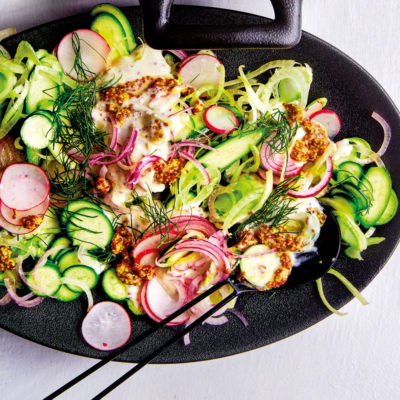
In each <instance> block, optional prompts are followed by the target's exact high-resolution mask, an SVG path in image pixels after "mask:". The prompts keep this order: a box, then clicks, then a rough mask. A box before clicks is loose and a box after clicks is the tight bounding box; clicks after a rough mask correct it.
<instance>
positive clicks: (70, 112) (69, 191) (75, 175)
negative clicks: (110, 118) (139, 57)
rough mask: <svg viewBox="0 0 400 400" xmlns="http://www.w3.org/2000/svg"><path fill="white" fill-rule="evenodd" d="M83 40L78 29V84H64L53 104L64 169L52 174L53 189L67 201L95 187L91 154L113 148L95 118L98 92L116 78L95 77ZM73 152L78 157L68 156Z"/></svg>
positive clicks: (55, 139)
mask: <svg viewBox="0 0 400 400" xmlns="http://www.w3.org/2000/svg"><path fill="white" fill-rule="evenodd" d="M80 45H81V44H80V39H79V37H78V35H77V34H76V33H75V32H74V34H73V36H72V46H73V49H74V51H75V54H76V57H75V61H74V66H73V69H74V70H75V72H76V75H77V78H78V80H77V81H76V85H73V86H69V85H67V84H63V85H61V86H60V87H59V88H58V89H59V95H58V96H57V98H56V99H55V101H54V104H53V110H52V111H53V112H52V114H53V124H52V129H53V132H54V136H53V139H52V147H53V149H54V151H56V152H58V153H59V154H58V157H57V161H59V162H60V163H61V164H62V168H56V169H55V170H54V171H53V174H51V173H49V174H48V175H49V176H50V180H51V184H52V189H53V190H52V192H53V193H57V195H58V196H61V197H63V198H65V199H66V200H67V201H69V200H70V199H72V198H74V197H76V196H77V195H78V194H79V193H82V192H84V193H86V192H87V191H88V190H89V189H90V187H91V181H90V180H89V179H87V172H88V166H89V159H90V155H91V154H93V153H95V152H99V151H104V150H109V148H108V146H107V145H106V144H105V142H104V137H105V136H106V135H107V133H106V132H103V131H100V130H99V129H97V128H96V125H95V123H94V121H93V119H92V110H93V107H94V106H95V104H96V94H97V92H99V91H101V90H104V89H105V88H107V87H109V86H112V85H113V84H114V82H115V80H109V81H103V80H102V79H101V78H100V77H98V76H95V75H94V74H93V73H92V72H91V71H90V70H89V69H88V68H87V66H86V65H85V64H84V62H83V61H82V57H81V47H80ZM68 152H71V153H72V155H75V156H76V157H75V158H76V160H74V159H72V158H71V157H70V156H67V153H68Z"/></svg>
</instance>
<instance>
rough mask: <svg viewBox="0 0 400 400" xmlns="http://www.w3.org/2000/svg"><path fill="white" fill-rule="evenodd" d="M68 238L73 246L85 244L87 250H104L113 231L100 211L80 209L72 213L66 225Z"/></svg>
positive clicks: (108, 221)
mask: <svg viewBox="0 0 400 400" xmlns="http://www.w3.org/2000/svg"><path fill="white" fill-rule="evenodd" d="M67 232H68V236H69V237H70V238H71V239H72V243H73V244H74V245H75V246H80V245H81V244H83V243H84V244H85V245H86V247H87V248H88V249H93V248H101V249H104V248H105V247H106V246H108V245H109V244H110V242H111V239H112V237H113V235H114V230H113V227H112V224H111V222H110V220H109V219H108V218H107V217H106V216H105V215H104V214H103V212H102V211H99V210H96V209H93V208H81V209H80V210H78V211H76V212H74V214H73V215H72V216H71V217H70V218H69V220H68V223H67Z"/></svg>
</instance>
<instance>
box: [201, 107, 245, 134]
mask: <svg viewBox="0 0 400 400" xmlns="http://www.w3.org/2000/svg"><path fill="white" fill-rule="evenodd" d="M203 119H204V122H205V124H206V125H207V127H208V128H210V129H211V130H212V131H214V132H216V133H222V134H223V135H227V134H228V133H231V132H232V131H234V130H235V129H236V128H237V127H238V126H239V122H238V120H237V118H236V115H235V114H234V113H233V112H232V111H231V110H230V109H229V108H226V107H223V106H217V105H215V106H212V107H209V108H207V110H206V111H205V112H204V114H203Z"/></svg>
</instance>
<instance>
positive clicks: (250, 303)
mask: <svg viewBox="0 0 400 400" xmlns="http://www.w3.org/2000/svg"><path fill="white" fill-rule="evenodd" d="M124 11H125V12H126V14H127V16H128V17H129V19H130V21H131V22H132V25H133V27H134V31H135V34H136V35H139V34H140V33H141V21H140V12H139V9H138V8H135V7H132V8H127V9H124ZM174 14H175V17H176V18H179V19H180V20H185V21H187V23H195V22H197V21H199V22H203V23H211V24H212V23H215V24H217V23H218V24H224V23H232V22H238V23H240V22H243V23H250V22H251V23H260V22H262V21H266V20H265V19H264V18H261V17H258V16H254V15H249V14H244V13H238V12H233V11H226V10H220V9H211V8H198V7H183V6H179V7H176V9H175V11H174ZM85 27H89V19H88V16H87V15H80V16H75V17H71V18H67V19H64V20H61V21H56V22H52V23H50V24H47V25H44V26H40V27H38V28H34V29H32V30H29V31H26V32H23V33H21V34H18V35H16V36H15V37H13V38H10V39H8V40H7V41H5V42H4V45H5V46H6V47H7V49H8V50H10V51H11V52H12V53H13V52H14V51H15V48H16V45H17V44H18V42H19V41H20V40H22V39H25V40H28V41H29V42H30V43H31V44H32V45H33V46H34V47H35V48H46V49H48V50H51V49H53V48H54V46H55V45H56V44H57V43H58V42H59V40H60V39H61V38H62V36H63V35H64V34H66V33H68V32H70V31H71V30H73V29H77V28H85ZM218 56H219V57H220V59H221V61H222V62H223V63H224V65H225V66H226V67H227V75H228V77H229V78H233V77H235V76H236V74H237V67H238V66H239V65H241V64H244V65H246V68H247V69H255V68H257V67H258V66H260V65H261V64H263V63H265V62H267V61H270V60H276V59H295V60H297V61H298V62H302V63H308V64H309V65H310V66H311V67H312V69H313V71H314V81H313V84H312V87H311V92H310V100H312V99H315V98H318V97H323V96H324V97H327V98H328V107H329V108H330V109H332V110H334V111H336V112H337V113H338V114H339V116H340V118H341V120H342V129H341V133H340V135H339V136H338V139H342V138H343V137H346V136H361V137H364V138H365V139H367V140H368V141H369V142H370V143H371V144H372V148H373V149H376V150H377V149H378V148H379V147H380V145H381V142H382V138H383V135H382V131H381V128H380V127H379V125H378V124H377V123H376V122H375V121H374V120H373V119H371V118H370V115H371V113H372V111H377V112H378V113H380V114H381V115H382V116H383V117H384V118H385V119H386V120H387V121H388V122H389V124H390V126H391V127H392V130H393V132H394V133H396V132H399V131H400V115H399V112H398V110H397V109H396V107H395V105H394V104H393V102H392V101H391V100H390V98H389V97H388V95H387V94H386V93H385V92H384V91H383V89H382V88H381V87H380V85H379V84H378V83H377V82H376V81H375V80H374V79H373V78H372V77H371V76H370V75H369V74H368V73H367V72H366V71H364V70H363V69H362V68H361V67H360V66H359V65H358V64H356V63H355V62H354V61H353V60H351V59H350V58H349V57H347V56H346V55H344V54H343V53H341V52H340V51H339V50H337V49H335V48H333V47H332V46H330V45H329V44H327V43H325V42H323V41H321V40H319V39H317V38H315V37H313V36H312V35H310V34H307V33H304V34H303V38H302V40H301V42H300V44H299V45H298V46H296V47H295V48H293V49H290V50H280V51H271V50H246V51H245V50H225V51H218ZM399 148H400V135H393V137H392V143H391V146H390V148H389V150H388V152H387V154H386V155H385V156H384V162H385V164H386V166H387V168H388V169H389V171H390V173H391V175H392V179H393V182H394V184H393V186H394V189H395V190H396V191H399V189H400V185H399V183H400V157H398V155H397V149H399ZM399 233H400V214H398V215H397V216H396V217H395V219H394V220H393V221H392V222H391V223H390V224H388V225H387V226H384V227H381V228H378V229H377V235H378V236H385V237H386V240H385V241H384V242H383V243H382V244H380V245H378V246H371V247H369V248H368V250H367V251H365V252H364V253H363V256H364V261H362V262H360V261H354V260H350V259H348V258H346V257H345V256H344V255H341V256H340V257H339V260H338V262H337V265H336V268H337V269H338V270H339V271H340V272H342V273H343V274H344V275H345V276H346V277H347V278H349V279H350V281H351V282H352V283H353V284H354V285H355V286H356V287H357V288H359V289H363V288H364V287H365V286H367V285H368V283H369V282H371V280H372V279H373V278H374V277H375V275H376V274H377V273H378V272H379V271H380V270H381V269H382V267H383V266H384V264H385V263H386V261H387V260H388V258H389V257H390V255H391V254H392V252H393V250H394V249H395V247H396V245H397V241H398V238H399ZM324 290H325V294H326V296H327V298H328V299H329V301H331V303H332V304H333V305H334V306H336V307H341V306H343V305H344V304H346V303H347V302H348V301H350V300H351V298H352V296H351V295H350V294H349V293H348V292H347V290H346V289H345V288H344V287H343V286H342V285H341V284H339V283H338V282H337V281H336V280H335V278H333V277H330V276H328V277H325V278H324ZM3 293H4V288H0V296H1V295H2V294H3ZM82 298H83V297H82ZM101 299H104V295H102V294H101V293H100V292H97V293H95V300H96V301H99V300H101ZM85 308H86V302H85V300H81V301H75V302H72V303H59V302H57V301H52V300H49V299H48V300H46V301H45V302H44V303H42V304H41V305H40V306H39V307H37V308H33V309H23V308H19V307H17V306H16V305H15V304H9V305H7V306H4V307H1V308H0V326H1V327H2V328H4V329H6V330H8V331H10V332H13V333H15V334H17V335H19V336H22V337H24V338H26V339H29V340H32V341H34V342H36V343H40V344H43V345H46V346H49V347H52V348H54V349H57V350H62V351H66V352H69V353H74V354H79V355H84V356H88V357H96V358H101V357H104V356H105V355H106V353H103V352H100V351H96V350H94V349H92V348H90V347H89V346H87V345H86V344H85V343H84V341H83V340H82V339H81V337H80V334H79V327H80V322H81V320H82V318H83V316H84V315H85ZM237 308H238V309H239V310H240V311H242V313H243V314H244V315H245V316H246V318H247V319H248V321H249V326H248V327H247V328H245V327H243V325H242V324H241V323H240V322H239V321H238V320H237V319H236V318H235V317H233V316H231V315H228V317H229V320H230V322H229V323H228V324H225V325H222V326H217V327H214V326H204V327H201V328H199V329H195V331H194V332H193V333H192V334H191V340H192V344H191V345H190V346H188V347H186V348H185V347H184V346H183V345H182V344H176V345H174V346H171V347H170V348H169V349H167V350H166V351H164V353H162V354H161V355H160V356H159V357H158V358H157V359H156V362H158V363H177V362H191V361H199V360H207V359H213V358H218V357H223V356H227V355H232V354H236V353H241V352H244V351H248V350H252V349H255V348H257V347H261V346H265V345H267V344H270V343H273V342H275V341H277V340H280V339H283V338H286V337H288V336H290V335H293V334H295V333H297V332H299V331H302V330H303V329H306V328H308V327H310V326H311V325H313V324H315V323H317V322H318V321H320V320H322V319H323V318H325V317H327V316H328V315H329V312H328V311H327V310H326V309H325V308H324V306H323V305H322V303H321V300H320V299H319V296H318V293H317V290H316V287H315V285H314V284H311V283H309V284H305V285H303V286H301V287H298V288H296V289H293V290H290V291H282V292H279V293H277V294H275V295H274V296H273V297H271V298H270V297H269V295H268V294H264V295H263V294H259V295H253V294H250V295H243V296H242V297H241V298H240V299H239V300H238V303H237ZM150 324H151V322H150V320H149V319H148V318H146V317H140V318H134V319H133V323H132V328H133V329H132V332H133V335H135V336H136V335H138V334H139V333H140V332H142V331H143V330H145V329H146V328H148V327H149V326H150ZM173 333H174V330H173V329H171V328H164V329H163V330H162V331H161V332H160V333H159V334H158V335H156V336H155V337H153V338H152V339H150V340H148V341H146V342H145V343H143V344H142V345H139V346H138V347H136V348H133V349H131V350H130V351H128V352H127V353H126V354H124V355H122V356H121V357H120V358H119V360H121V361H130V362H135V361H138V360H139V359H140V358H141V357H142V355H144V352H147V351H148V350H150V349H151V348H152V346H155V345H157V344H160V343H161V340H166V339H167V338H170V337H171V335H172V334H173Z"/></svg>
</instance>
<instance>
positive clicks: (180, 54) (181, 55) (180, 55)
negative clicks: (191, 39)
mask: <svg viewBox="0 0 400 400" xmlns="http://www.w3.org/2000/svg"><path fill="white" fill-rule="evenodd" d="M167 51H169V52H170V53H172V54H173V55H174V56H176V57H178V58H179V59H180V60H184V59H185V58H186V57H187V56H188V53H186V51H183V50H167Z"/></svg>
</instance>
